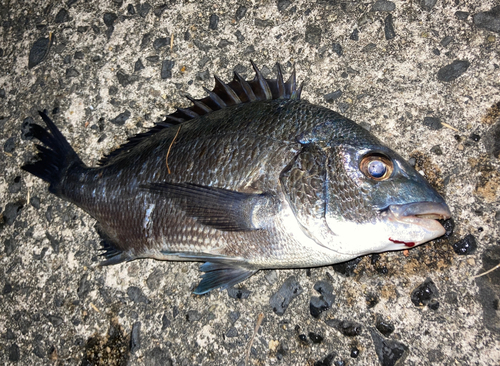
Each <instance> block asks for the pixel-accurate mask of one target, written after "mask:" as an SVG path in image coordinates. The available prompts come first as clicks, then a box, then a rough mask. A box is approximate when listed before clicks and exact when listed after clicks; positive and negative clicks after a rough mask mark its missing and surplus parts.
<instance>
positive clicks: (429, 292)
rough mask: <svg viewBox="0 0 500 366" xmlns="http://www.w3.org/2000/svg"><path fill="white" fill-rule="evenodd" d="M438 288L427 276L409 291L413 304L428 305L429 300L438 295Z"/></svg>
mask: <svg viewBox="0 0 500 366" xmlns="http://www.w3.org/2000/svg"><path fill="white" fill-rule="evenodd" d="M438 296H439V293H438V289H437V287H436V285H435V284H434V282H432V280H431V279H430V278H427V279H426V280H425V281H424V282H423V283H422V284H421V285H420V286H418V287H417V288H416V289H415V290H413V292H412V293H411V302H412V303H413V305H415V306H424V305H428V304H429V303H430V302H431V300H433V299H434V298H436V297H438Z"/></svg>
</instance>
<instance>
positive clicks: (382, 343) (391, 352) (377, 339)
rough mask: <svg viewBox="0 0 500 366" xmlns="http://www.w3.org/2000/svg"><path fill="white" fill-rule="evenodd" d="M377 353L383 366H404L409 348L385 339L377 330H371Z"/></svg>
mask: <svg viewBox="0 0 500 366" xmlns="http://www.w3.org/2000/svg"><path fill="white" fill-rule="evenodd" d="M370 335H371V336H372V340H373V345H374V346H375V352H377V356H378V360H379V361H380V364H381V365H382V366H396V365H403V364H404V360H405V358H406V357H407V356H408V353H409V352H408V351H409V349H408V347H407V346H406V345H404V344H403V343H401V342H398V341H394V340H387V339H384V337H382V336H381V335H380V334H378V332H377V331H376V330H375V329H370Z"/></svg>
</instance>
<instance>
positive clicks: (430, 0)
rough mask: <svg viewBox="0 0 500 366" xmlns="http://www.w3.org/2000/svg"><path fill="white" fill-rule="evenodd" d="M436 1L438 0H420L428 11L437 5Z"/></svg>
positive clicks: (423, 7)
mask: <svg viewBox="0 0 500 366" xmlns="http://www.w3.org/2000/svg"><path fill="white" fill-rule="evenodd" d="M436 2H437V0H419V3H420V7H421V8H422V9H423V10H426V11H430V10H431V9H432V8H433V7H434V5H436Z"/></svg>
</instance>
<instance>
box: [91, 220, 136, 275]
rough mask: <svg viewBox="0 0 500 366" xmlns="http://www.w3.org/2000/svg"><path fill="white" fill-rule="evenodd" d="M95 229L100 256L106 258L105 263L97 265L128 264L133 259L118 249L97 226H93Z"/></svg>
mask: <svg viewBox="0 0 500 366" xmlns="http://www.w3.org/2000/svg"><path fill="white" fill-rule="evenodd" d="M95 229H96V231H97V233H98V234H99V236H100V237H101V251H102V253H101V256H102V257H104V258H106V260H105V261H103V262H101V263H99V265H100V266H110V265H113V264H119V263H123V262H130V261H131V260H134V259H135V258H133V257H131V256H130V255H129V254H128V253H126V252H124V251H123V250H121V249H119V248H118V246H117V245H115V243H114V242H113V239H112V238H110V237H109V235H108V234H106V232H105V231H104V230H103V229H102V228H101V226H100V225H99V224H96V225H95Z"/></svg>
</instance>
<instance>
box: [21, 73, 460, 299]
mask: <svg viewBox="0 0 500 366" xmlns="http://www.w3.org/2000/svg"><path fill="white" fill-rule="evenodd" d="M252 65H253V64H252ZM253 66H254V69H255V73H256V76H255V78H254V79H253V80H252V81H245V80H244V79H243V78H242V77H241V76H240V75H238V74H237V73H235V76H234V80H233V81H231V82H230V83H229V84H225V83H224V82H222V81H221V80H220V79H218V78H215V88H214V90H213V91H208V90H207V92H208V94H209V96H208V97H206V98H204V99H201V100H194V99H192V98H190V100H191V101H192V102H193V106H191V107H190V108H187V109H178V110H177V111H176V112H175V113H173V114H172V115H170V116H168V117H167V119H166V120H165V122H163V123H160V124H158V125H156V126H155V127H153V128H152V129H151V130H150V131H148V132H146V133H143V134H139V135H137V136H135V137H134V138H132V139H130V140H129V142H127V143H126V144H124V145H123V146H122V147H120V148H119V149H117V150H116V151H114V152H112V153H111V154H110V155H108V156H107V157H105V158H103V159H102V160H101V162H100V165H99V166H97V167H88V166H86V165H85V164H84V163H83V162H82V161H81V160H80V158H79V157H78V155H77V154H76V152H75V151H74V150H73V149H72V148H71V146H70V145H69V144H68V142H67V141H66V139H65V138H64V136H63V135H62V134H61V133H60V132H59V130H58V129H57V127H56V126H55V124H54V123H53V122H52V121H51V120H50V119H49V118H48V117H47V116H46V115H45V114H44V113H40V115H41V116H42V119H43V120H44V121H45V123H46V124H47V127H48V130H46V129H44V128H43V127H41V126H39V125H36V124H33V125H31V131H32V133H33V135H34V136H35V137H36V138H37V139H38V140H40V142H41V143H42V144H43V145H44V146H38V145H37V148H38V151H39V152H38V158H39V160H38V161H36V162H34V163H30V164H27V165H25V166H23V169H24V170H26V171H28V172H30V173H32V174H34V175H36V176H37V177H40V178H41V179H43V180H45V181H47V182H49V183H50V186H49V191H50V192H52V193H54V194H55V195H57V196H58V197H61V198H62V199H65V200H67V201H69V202H72V203H74V204H75V205H77V206H78V207H80V208H81V209H83V210H84V211H85V212H87V213H88V214H90V215H91V216H92V217H93V218H95V219H96V220H97V222H98V228H99V232H100V234H101V236H102V237H103V239H104V241H103V243H104V249H105V253H104V256H105V257H106V259H107V260H106V261H105V262H104V264H116V263H121V262H124V261H130V260H133V259H137V258H155V259H163V260H174V261H202V262H205V263H204V264H203V265H202V266H201V267H200V270H201V271H203V272H205V274H203V276H202V281H201V282H200V284H199V285H198V287H197V288H196V289H195V290H194V292H195V293H196V294H203V293H206V292H208V291H210V290H212V289H214V288H219V287H220V288H226V287H228V286H233V285H235V284H237V283H238V282H241V281H243V280H244V279H246V278H247V277H249V276H251V275H252V274H254V273H255V272H256V271H258V270H259V269H264V268H298V267H314V266H323V265H328V264H333V263H338V262H343V261H347V260H350V259H353V258H355V257H358V256H361V255H364V254H369V253H379V252H384V251H388V250H399V249H406V248H408V247H412V246H414V245H418V244H422V243H425V242H427V241H429V240H431V239H434V238H436V237H439V236H441V235H443V234H444V229H443V227H442V225H441V224H440V223H439V222H438V221H436V220H437V219H446V218H449V217H450V210H449V208H448V206H447V205H446V204H445V202H444V200H443V198H442V197H441V196H440V195H439V194H438V193H437V192H436V191H435V190H434V189H433V188H432V187H431V186H430V185H429V183H427V182H426V181H425V180H424V178H423V177H422V176H421V175H420V174H419V173H417V172H416V171H415V170H414V169H413V168H412V167H411V166H410V165H409V164H408V163H407V162H406V161H405V160H404V159H403V158H401V156H399V155H398V154H397V153H395V152H394V151H392V150H391V149H389V148H388V147H387V146H385V145H384V144H382V143H381V142H380V141H379V140H378V139H377V138H376V137H374V136H373V135H372V134H370V133H369V132H368V131H367V130H365V129H364V128H362V127H360V126H359V125H357V124H356V123H354V122H353V121H351V120H349V119H347V118H345V117H343V116H341V115H340V114H338V113H336V112H334V111H332V110H330V109H327V108H324V107H321V106H317V105H314V104H310V103H309V102H307V101H305V100H302V99H300V94H301V93H300V92H301V88H297V86H296V85H297V84H296V82H295V73H293V74H292V75H291V77H290V79H289V80H288V81H287V82H284V81H283V77H282V73H281V70H280V68H279V66H278V75H277V79H275V80H274V79H273V80H268V79H264V78H263V76H262V74H261V73H260V71H259V70H258V69H257V67H256V66H255V65H253Z"/></svg>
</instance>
